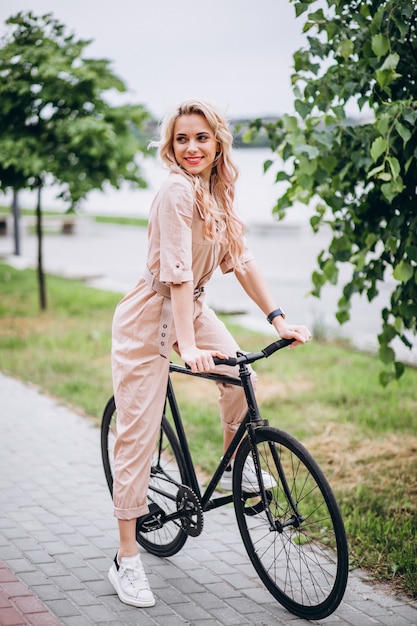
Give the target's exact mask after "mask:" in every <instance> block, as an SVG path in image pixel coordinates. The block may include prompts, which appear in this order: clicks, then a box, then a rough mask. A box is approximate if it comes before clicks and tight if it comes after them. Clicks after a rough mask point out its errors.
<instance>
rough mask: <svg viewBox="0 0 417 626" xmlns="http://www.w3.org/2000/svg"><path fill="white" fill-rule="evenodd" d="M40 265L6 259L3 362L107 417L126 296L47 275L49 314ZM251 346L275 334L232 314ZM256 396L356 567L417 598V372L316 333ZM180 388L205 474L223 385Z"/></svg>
mask: <svg viewBox="0 0 417 626" xmlns="http://www.w3.org/2000/svg"><path fill="white" fill-rule="evenodd" d="M37 289H38V288H37V279H36V274H35V272H33V271H31V270H25V271H18V270H15V269H13V268H11V267H9V266H7V265H0V370H1V371H3V372H4V373H6V374H9V375H11V376H15V377H17V378H19V379H21V380H23V381H25V382H31V383H34V384H36V385H38V386H39V387H40V389H42V390H44V391H45V392H48V393H51V394H53V395H54V396H56V397H57V398H59V399H60V400H61V401H62V402H65V403H68V404H70V405H71V406H73V407H75V408H76V410H78V411H79V412H81V413H82V414H84V415H85V416H86V417H88V418H91V419H93V420H94V421H95V422H96V423H97V425H98V424H99V422H100V418H101V414H102V411H103V409H104V405H105V402H106V400H107V398H108V397H109V396H110V395H111V388H112V386H111V371H110V346H111V336H110V332H111V320H112V315H113V311H114V307H115V305H116V303H117V301H118V300H119V299H120V295H121V294H115V293H109V292H105V291H100V290H96V289H93V288H89V287H87V286H85V285H84V284H83V283H82V282H80V281H69V280H65V279H62V278H57V277H52V276H47V293H48V303H49V308H48V310H47V311H46V312H39V308H38V290H37ZM226 322H227V324H228V326H229V327H230V329H231V330H232V332H233V334H234V335H235V336H236V338H237V340H238V341H239V343H240V345H241V346H242V348H244V349H246V350H259V349H260V348H261V347H263V346H264V345H266V344H267V343H269V342H270V341H271V336H262V335H259V334H256V333H253V332H251V331H249V330H247V329H243V328H241V327H239V326H237V325H235V324H233V323H232V320H230V319H229V320H226ZM256 369H257V373H258V376H259V390H258V398H259V401H260V405H261V409H262V414H263V416H265V417H268V419H269V420H270V422H271V424H272V425H274V426H278V427H280V428H282V429H284V430H287V431H289V432H291V433H292V434H293V435H295V436H296V437H297V438H299V439H300V440H301V441H302V442H303V443H304V444H305V445H306V446H307V448H308V449H309V450H310V451H311V452H312V453H313V455H314V456H315V457H316V459H317V460H318V462H319V464H320V465H321V466H322V468H323V470H324V472H325V474H326V475H327V476H328V478H329V480H330V482H331V484H332V487H333V489H334V491H335V492H336V494H337V497H338V501H339V503H340V506H341V509H342V512H343V516H344V519H345V523H346V528H347V532H348V536H349V542H350V547H351V555H352V563H353V565H354V566H355V565H359V566H361V567H364V568H368V569H369V570H370V571H371V572H372V573H373V575H374V576H375V578H379V579H383V580H390V581H391V583H392V585H393V586H395V587H396V588H399V589H402V590H404V591H406V592H407V593H408V594H409V595H410V596H413V597H416V596H417V557H416V551H415V537H416V535H417V502H416V494H417V371H416V370H415V369H413V368H406V372H405V374H404V376H403V377H402V378H401V379H400V380H399V381H398V382H394V383H391V384H390V385H389V386H388V387H386V388H383V387H381V386H380V384H379V382H378V374H379V371H380V369H381V365H380V363H379V361H378V360H377V359H376V358H374V357H372V356H369V355H366V354H361V353H359V352H357V351H355V350H353V349H351V348H350V347H349V345H346V344H341V343H340V344H338V343H329V344H327V343H322V342H319V341H313V342H311V343H310V344H308V346H304V347H301V348H297V349H296V350H289V349H287V350H283V351H281V352H279V353H278V354H277V355H276V356H274V357H271V358H270V359H265V360H263V361H260V362H259V363H258V364H257V367H256ZM174 385H175V388H176V390H177V393H178V401H179V404H180V406H181V409H182V410H183V415H184V420H185V423H186V430H187V433H188V434H189V436H190V443H191V449H192V453H193V456H194V458H195V459H196V460H198V466H199V469H200V471H201V474H202V475H203V476H204V475H206V474H208V473H209V472H210V471H212V470H213V468H214V467H215V465H216V464H217V462H218V458H219V456H220V455H221V440H222V433H221V428H220V422H219V417H218V413H217V405H216V398H217V390H216V389H215V388H214V386H213V384H212V383H210V382H208V381H197V382H196V381H195V379H191V378H189V377H179V376H176V377H175V379H174Z"/></svg>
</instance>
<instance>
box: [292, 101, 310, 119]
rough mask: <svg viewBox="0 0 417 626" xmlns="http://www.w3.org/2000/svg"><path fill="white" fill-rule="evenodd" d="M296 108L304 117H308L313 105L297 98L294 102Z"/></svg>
mask: <svg viewBox="0 0 417 626" xmlns="http://www.w3.org/2000/svg"><path fill="white" fill-rule="evenodd" d="M294 108H295V110H296V111H297V113H298V114H299V115H300V117H302V118H303V119H305V118H306V117H307V115H308V114H309V113H310V110H311V106H310V105H309V104H308V103H306V102H303V101H302V100H296V101H295V102H294Z"/></svg>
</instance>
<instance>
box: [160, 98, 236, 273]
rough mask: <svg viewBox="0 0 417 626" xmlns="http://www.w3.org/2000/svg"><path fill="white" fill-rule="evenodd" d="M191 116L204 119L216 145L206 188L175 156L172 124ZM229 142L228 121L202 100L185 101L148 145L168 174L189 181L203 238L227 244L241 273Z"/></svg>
mask: <svg viewBox="0 0 417 626" xmlns="http://www.w3.org/2000/svg"><path fill="white" fill-rule="evenodd" d="M194 114H195V115H201V116H203V117H204V118H205V119H206V121H207V123H208V125H209V126H210V128H211V130H212V132H213V134H214V138H215V140H216V141H217V142H218V144H219V149H218V152H217V154H216V159H215V161H214V164H213V169H212V172H211V176H210V184H209V187H208V188H207V186H206V185H205V184H202V181H201V179H200V177H199V176H193V175H192V174H188V173H187V172H186V171H185V170H184V169H183V168H182V167H180V166H179V165H178V163H177V161H176V159H175V156H174V148H173V140H174V128H175V122H176V121H177V119H178V118H179V117H181V116H182V115H194ZM232 142H233V136H232V133H231V132H230V129H229V125H228V123H227V120H226V119H225V118H224V117H222V116H221V115H220V114H219V112H218V111H217V110H216V109H215V108H214V107H213V106H212V105H210V104H208V103H207V102H204V101H202V100H187V101H185V102H183V103H182V104H181V105H180V106H178V107H177V108H176V109H175V110H174V111H173V112H172V113H170V114H169V115H167V116H166V118H165V119H164V121H163V123H162V125H161V139H160V141H159V142H153V143H152V144H151V145H153V146H157V147H158V149H159V156H160V158H161V160H162V162H163V163H165V164H166V165H167V166H168V169H169V170H170V171H171V172H177V173H181V174H182V175H184V176H186V177H187V178H188V179H190V180H191V181H192V183H193V186H194V194H195V201H196V204H197V207H198V208H199V210H200V213H201V215H202V216H203V217H204V235H205V236H206V237H207V238H208V239H210V240H212V241H213V240H218V241H223V242H224V241H226V242H227V244H228V246H229V251H230V255H231V257H232V261H233V265H234V267H235V269H240V270H243V269H244V268H243V265H242V262H241V257H242V253H243V249H244V236H245V232H246V228H245V225H244V223H243V222H242V220H240V218H239V217H238V216H237V215H236V213H235V210H234V199H235V183H236V180H237V177H238V169H237V167H236V165H235V164H234V163H233V161H232ZM213 199H214V202H213Z"/></svg>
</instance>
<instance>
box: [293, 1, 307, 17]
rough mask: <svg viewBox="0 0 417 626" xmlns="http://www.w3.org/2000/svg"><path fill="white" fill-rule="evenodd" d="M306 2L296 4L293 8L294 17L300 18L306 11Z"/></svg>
mask: <svg viewBox="0 0 417 626" xmlns="http://www.w3.org/2000/svg"><path fill="white" fill-rule="evenodd" d="M308 5H309V3H308V2H297V3H296V4H295V6H294V8H295V16H296V17H300V15H302V14H303V13H305V12H306V11H308Z"/></svg>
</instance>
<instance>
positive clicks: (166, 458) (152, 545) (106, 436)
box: [101, 398, 188, 556]
mask: <svg viewBox="0 0 417 626" xmlns="http://www.w3.org/2000/svg"><path fill="white" fill-rule="evenodd" d="M116 434H117V410H116V406H115V402H114V398H110V400H109V401H108V403H107V405H106V408H105V409H104V414H103V419H102V423H101V452H102V459H103V467H104V472H105V475H106V480H107V484H108V487H109V490H110V493H111V494H113V467H114V444H115V441H116ZM181 483H182V484H188V482H187V474H186V470H185V463H184V458H183V454H182V451H181V448H180V445H179V443H178V439H177V437H176V435H175V433H174V430H173V429H172V427H171V425H170V424H169V422H168V420H167V419H166V417H165V415H163V416H162V422H161V428H160V431H159V434H158V438H157V441H156V443H155V447H154V452H153V455H152V466H151V474H150V479H149V488H148V505H149V507H150V510H151V511H157V515H156V516H155V517H156V518H159V520H160V523H159V524H158V523H156V524H152V523H151V522H150V523H149V524H148V525H147V528H148V529H149V530H147V531H144V530H143V529H141V527H140V526H139V524H138V526H137V532H136V539H137V541H138V543H139V544H140V545H141V546H142V547H144V548H145V550H147V551H148V552H150V553H152V554H155V555H157V556H172V555H173V554H176V553H177V552H178V551H179V550H180V549H181V548H182V547H183V545H184V543H185V542H186V540H187V536H188V535H187V533H186V532H185V531H184V530H183V527H182V525H181V521H180V520H178V519H177V520H172V521H168V522H166V523H165V522H164V519H165V517H166V516H167V515H169V514H171V513H175V512H176V510H177V494H178V486H179V485H180V484H181ZM141 519H142V518H141Z"/></svg>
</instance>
